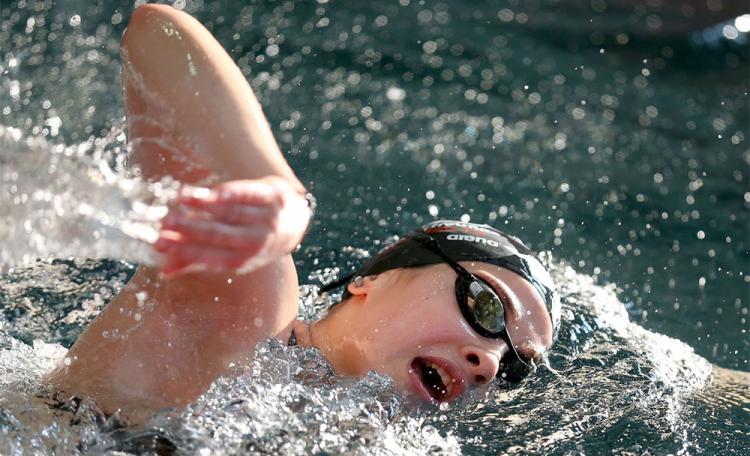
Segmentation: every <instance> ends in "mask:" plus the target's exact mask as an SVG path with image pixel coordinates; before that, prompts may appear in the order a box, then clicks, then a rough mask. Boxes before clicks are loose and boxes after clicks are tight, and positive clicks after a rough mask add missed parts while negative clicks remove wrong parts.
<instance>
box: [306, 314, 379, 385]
mask: <svg viewBox="0 0 750 456" xmlns="http://www.w3.org/2000/svg"><path fill="white" fill-rule="evenodd" d="M346 304H347V303H342V304H340V305H338V306H336V307H334V308H333V309H331V311H330V312H329V313H328V315H326V316H325V317H324V318H322V319H321V320H318V321H315V322H312V323H309V322H305V321H302V320H297V321H296V322H295V324H294V332H295V334H296V335H297V345H299V346H301V347H312V348H317V349H318V350H320V351H321V352H322V353H323V356H325V357H326V359H327V360H328V362H329V363H331V366H332V367H333V370H334V371H336V373H337V374H340V375H362V374H364V373H365V372H366V370H364V369H363V367H362V365H363V362H362V361H363V360H364V353H363V350H362V349H361V348H360V347H359V345H360V344H359V343H358V337H357V331H356V324H353V322H355V321H356V320H355V319H354V318H350V317H353V316H352V315H350V314H351V310H350V309H349V308H347V305H346Z"/></svg>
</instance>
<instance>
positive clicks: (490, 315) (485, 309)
mask: <svg viewBox="0 0 750 456" xmlns="http://www.w3.org/2000/svg"><path fill="white" fill-rule="evenodd" d="M467 301H468V302H467V305H468V306H469V308H470V309H471V310H472V311H473V313H474V318H475V321H476V322H477V323H478V324H479V325H481V326H482V328H484V329H485V330H486V331H489V332H491V333H499V332H500V331H502V330H503V328H504V327H505V307H504V306H503V303H502V301H501V300H500V298H499V297H498V296H497V295H496V294H495V293H494V292H493V291H492V290H491V289H488V288H487V285H484V284H482V283H480V282H477V281H474V282H472V283H471V285H470V287H469V293H468V294H467Z"/></svg>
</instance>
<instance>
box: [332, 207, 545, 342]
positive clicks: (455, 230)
mask: <svg viewBox="0 0 750 456" xmlns="http://www.w3.org/2000/svg"><path fill="white" fill-rule="evenodd" d="M425 234H426V235H428V236H430V237H431V238H433V239H435V240H436V241H437V242H438V244H439V246H440V250H442V251H443V253H445V254H446V255H447V256H448V257H449V258H451V259H453V260H455V261H478V262H482V263H489V264H494V265H495V266H500V267H502V268H505V269H507V270H509V271H512V272H514V273H516V274H518V275H519V276H521V277H522V278H524V279H525V280H526V281H528V282H529V283H530V284H531V285H532V286H533V287H534V289H535V290H536V291H537V292H538V293H539V295H540V296H541V297H542V301H544V304H545V306H546V308H547V312H548V313H549V316H550V320H551V321H552V334H553V339H556V338H557V332H558V328H559V327H560V298H559V296H558V294H557V293H556V292H555V285H554V283H553V282H552V277H550V275H549V273H548V272H547V270H546V269H545V268H544V266H542V264H541V263H540V262H539V260H537V259H536V258H534V256H533V254H532V252H531V250H530V249H529V248H528V247H526V246H525V245H524V243H523V242H521V240H520V239H518V238H517V237H515V236H511V235H509V234H505V233H503V232H502V231H499V230H496V229H494V228H492V227H491V226H488V225H480V224H477V223H464V222H457V221H452V220H438V221H435V222H431V223H428V224H426V225H424V226H422V227H421V228H419V229H417V230H416V231H415V232H414V233H410V234H408V235H406V236H404V237H402V238H401V239H399V240H398V241H396V242H395V243H393V244H391V245H389V246H387V247H385V248H384V249H383V250H382V251H381V252H380V253H378V254H377V255H376V256H375V257H374V258H373V259H372V260H370V261H368V262H367V263H365V264H364V265H363V266H362V267H361V268H360V269H359V270H358V271H357V272H356V273H355V274H354V275H357V276H362V277H365V276H368V275H373V274H380V273H382V272H385V271H389V270H391V269H396V268H413V267H418V266H427V265H431V264H437V263H443V262H444V261H443V259H442V258H440V256H439V255H437V254H436V253H434V252H432V251H431V250H430V249H428V248H426V247H425V246H424V244H423V243H421V242H419V241H417V240H416V239H415V238H416V237H417V236H424V235H425ZM350 278H351V276H348V277H345V278H342V279H340V280H337V281H335V282H334V283H331V284H328V285H325V286H323V287H322V288H321V291H322V292H323V291H328V290H331V289H333V288H336V287H338V286H340V285H343V284H344V283H345V282H347V281H348V280H349V279H350ZM349 296H351V295H350V294H349V292H348V291H347V290H344V294H343V298H344V299H346V298H348V297H349Z"/></svg>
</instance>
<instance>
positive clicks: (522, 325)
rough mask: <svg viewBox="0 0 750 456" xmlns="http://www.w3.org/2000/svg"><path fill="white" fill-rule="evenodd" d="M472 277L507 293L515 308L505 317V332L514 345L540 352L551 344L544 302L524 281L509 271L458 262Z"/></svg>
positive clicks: (486, 265) (492, 266) (483, 264)
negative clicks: (483, 280)
mask: <svg viewBox="0 0 750 456" xmlns="http://www.w3.org/2000/svg"><path fill="white" fill-rule="evenodd" d="M460 263H461V264H462V265H463V266H464V267H465V268H466V269H468V270H469V271H471V272H472V273H474V275H476V276H478V277H480V278H482V279H485V280H486V281H487V282H488V283H489V284H490V285H491V286H493V287H503V290H504V291H506V292H509V295H510V298H511V299H512V300H513V301H514V304H515V306H514V307H515V308H514V309H511V311H510V312H509V313H508V314H507V316H506V325H507V327H508V333H509V335H510V338H511V339H512V340H513V343H514V345H517V346H519V347H524V346H527V347H528V348H529V349H533V350H534V351H543V350H546V349H547V348H549V347H550V346H551V345H552V322H551V321H550V317H549V313H548V312H547V307H546V305H545V303H544V300H543V299H542V297H541V296H540V295H539V292H538V291H537V290H536V288H534V286H533V285H531V284H530V283H529V282H528V281H527V280H526V279H524V278H523V277H521V276H519V275H518V274H516V273H514V272H513V271H510V270H508V269H505V268H502V267H500V266H496V265H493V264H488V263H480V262H471V261H461V262H460Z"/></svg>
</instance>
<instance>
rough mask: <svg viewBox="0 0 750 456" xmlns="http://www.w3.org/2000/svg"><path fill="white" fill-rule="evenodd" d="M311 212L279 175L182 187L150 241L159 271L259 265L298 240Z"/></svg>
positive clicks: (242, 269) (244, 269)
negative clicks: (158, 260) (160, 256)
mask: <svg viewBox="0 0 750 456" xmlns="http://www.w3.org/2000/svg"><path fill="white" fill-rule="evenodd" d="M310 215H311V214H310V209H309V207H308V204H307V200H306V199H305V198H304V197H303V196H302V195H300V194H299V193H298V192H297V191H296V190H295V189H293V188H292V186H291V185H290V184H289V183H287V182H286V181H285V180H284V179H281V178H278V177H268V178H263V179H257V180H237V181H229V182H225V183H222V184H220V185H218V186H216V187H214V188H212V189H208V188H195V187H187V188H185V189H183V191H182V192H181V195H180V196H179V197H178V198H177V199H176V201H175V202H174V204H173V205H172V206H171V207H170V209H169V212H168V213H167V215H166V216H165V217H164V219H162V230H161V231H160V233H159V239H158V240H157V241H156V243H155V244H154V248H155V249H156V250H157V251H158V252H161V253H162V254H164V262H163V264H162V266H161V272H162V273H163V274H165V275H173V274H176V273H178V272H181V271H184V270H207V271H228V270H238V271H239V272H242V273H245V272H250V271H251V270H254V269H258V268H260V267H261V266H264V265H266V264H268V263H269V262H271V261H273V260H275V259H277V258H279V257H281V256H282V255H284V254H286V253H289V252H291V251H292V250H293V249H294V248H295V247H296V246H297V245H298V244H299V242H300V241H301V240H302V237H303V236H304V234H305V230H306V229H307V224H308V222H309V220H310Z"/></svg>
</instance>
